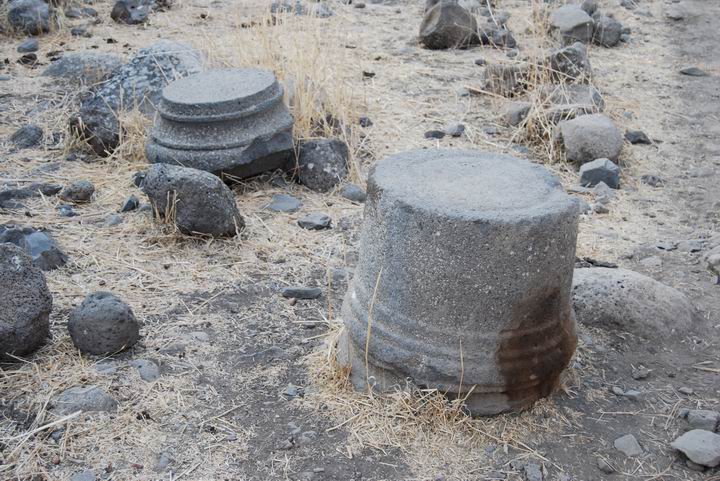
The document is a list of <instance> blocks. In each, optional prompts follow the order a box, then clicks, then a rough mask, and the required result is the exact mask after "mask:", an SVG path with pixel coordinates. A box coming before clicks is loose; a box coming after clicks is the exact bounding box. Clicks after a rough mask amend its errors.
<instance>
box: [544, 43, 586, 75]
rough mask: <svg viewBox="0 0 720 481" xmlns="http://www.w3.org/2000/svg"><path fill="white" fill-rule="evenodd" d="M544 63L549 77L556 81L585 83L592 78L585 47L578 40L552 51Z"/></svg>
mask: <svg viewBox="0 0 720 481" xmlns="http://www.w3.org/2000/svg"><path fill="white" fill-rule="evenodd" d="M546 64H547V68H548V69H549V70H550V74H551V77H552V78H553V80H554V81H556V82H560V83H572V82H580V83H587V81H588V80H590V79H591V78H592V66H591V65H590V60H589V59H588V54H587V47H586V46H585V45H584V44H582V43H580V42H575V43H573V44H572V45H568V46H567V47H563V48H561V49H558V50H554V51H552V52H551V53H550V55H549V56H548V57H547V59H546Z"/></svg>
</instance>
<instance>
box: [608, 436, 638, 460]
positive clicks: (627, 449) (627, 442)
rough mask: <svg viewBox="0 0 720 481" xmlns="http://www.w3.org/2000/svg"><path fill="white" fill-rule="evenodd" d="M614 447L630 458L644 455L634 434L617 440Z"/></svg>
mask: <svg viewBox="0 0 720 481" xmlns="http://www.w3.org/2000/svg"><path fill="white" fill-rule="evenodd" d="M613 445H614V446H615V449H617V450H618V451H620V452H621V453H623V454H624V455H625V456H627V457H629V458H631V457H635V456H640V455H641V454H642V453H643V450H642V448H641V447H640V444H639V443H638V442H637V439H635V436H633V435H632V434H626V435H625V436H622V437H619V438H617V439H616V440H615V441H614V442H613Z"/></svg>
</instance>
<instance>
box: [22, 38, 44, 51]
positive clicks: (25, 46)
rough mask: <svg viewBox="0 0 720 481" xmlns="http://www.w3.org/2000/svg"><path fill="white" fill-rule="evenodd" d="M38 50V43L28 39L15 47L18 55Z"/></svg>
mask: <svg viewBox="0 0 720 481" xmlns="http://www.w3.org/2000/svg"><path fill="white" fill-rule="evenodd" d="M39 48H40V42H38V40H37V39H36V38H29V39H27V40H25V41H23V42H22V43H21V44H20V45H18V46H17V51H18V52H19V53H29V52H37V50H38V49H39Z"/></svg>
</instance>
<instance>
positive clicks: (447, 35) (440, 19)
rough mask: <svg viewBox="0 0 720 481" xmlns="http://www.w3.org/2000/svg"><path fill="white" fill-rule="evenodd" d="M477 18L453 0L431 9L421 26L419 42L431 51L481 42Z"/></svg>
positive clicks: (444, 1) (442, 0) (439, 3)
mask: <svg viewBox="0 0 720 481" xmlns="http://www.w3.org/2000/svg"><path fill="white" fill-rule="evenodd" d="M477 29H478V26H477V21H476V20H475V17H474V16H473V15H472V14H471V13H470V12H468V11H467V10H465V9H464V8H463V7H461V6H460V5H458V4H457V3H456V2H454V1H452V0H441V1H440V2H438V3H437V4H436V5H435V6H433V7H432V8H430V9H429V10H428V11H427V12H426V13H425V17H424V18H423V21H422V24H421V25H420V35H419V40H420V43H421V44H422V45H424V46H425V47H426V48H429V49H433V50H436V49H445V48H464V47H468V46H470V45H473V44H477V43H479V42H480V38H479V37H478V34H477Z"/></svg>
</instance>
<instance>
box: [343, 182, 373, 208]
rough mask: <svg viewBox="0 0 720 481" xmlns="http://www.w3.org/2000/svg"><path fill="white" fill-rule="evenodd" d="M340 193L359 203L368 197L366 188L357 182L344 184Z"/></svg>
mask: <svg viewBox="0 0 720 481" xmlns="http://www.w3.org/2000/svg"><path fill="white" fill-rule="evenodd" d="M340 195H341V196H343V197H345V198H346V199H347V200H349V201H352V202H357V203H362V202H365V199H367V192H365V189H363V188H362V187H360V186H358V185H355V184H346V185H343V187H342V189H340Z"/></svg>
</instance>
